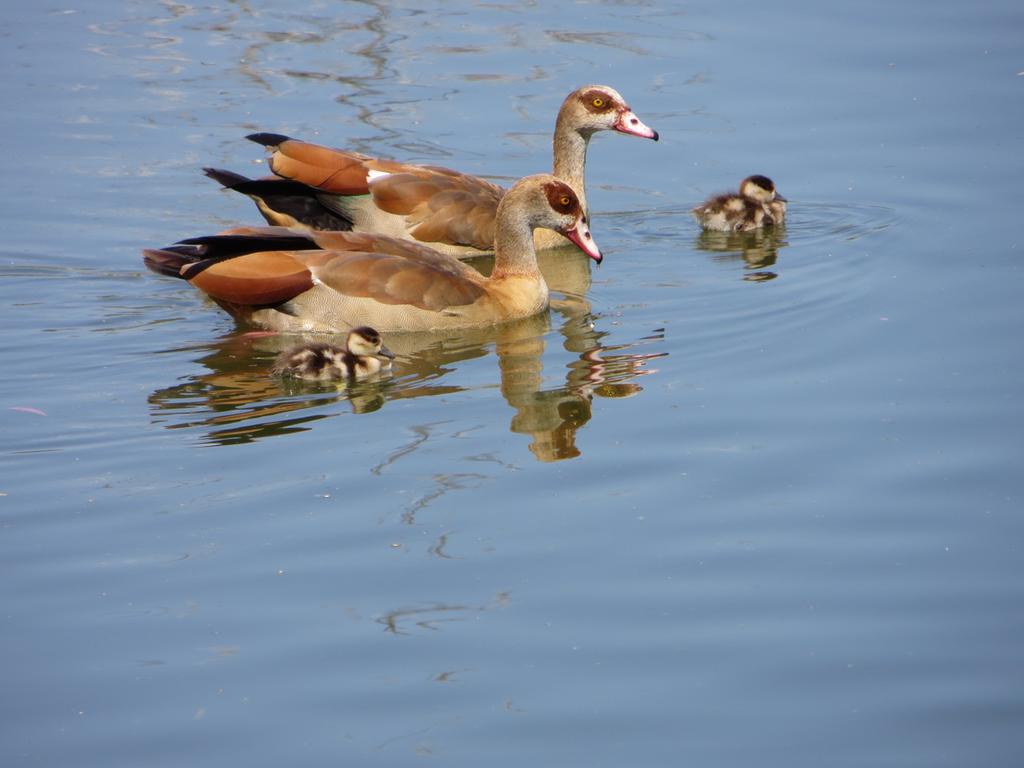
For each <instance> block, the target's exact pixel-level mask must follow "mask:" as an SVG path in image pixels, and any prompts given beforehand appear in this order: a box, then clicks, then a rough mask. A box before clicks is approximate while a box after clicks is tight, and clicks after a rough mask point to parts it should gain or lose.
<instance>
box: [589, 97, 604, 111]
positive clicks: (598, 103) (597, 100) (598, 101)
mask: <svg viewBox="0 0 1024 768" xmlns="http://www.w3.org/2000/svg"><path fill="white" fill-rule="evenodd" d="M590 103H591V104H593V105H594V106H595V107H597V108H599V109H600V108H601V107H603V106H604V99H602V98H601V97H600V96H597V97H595V98H594V100H593V101H591V102H590Z"/></svg>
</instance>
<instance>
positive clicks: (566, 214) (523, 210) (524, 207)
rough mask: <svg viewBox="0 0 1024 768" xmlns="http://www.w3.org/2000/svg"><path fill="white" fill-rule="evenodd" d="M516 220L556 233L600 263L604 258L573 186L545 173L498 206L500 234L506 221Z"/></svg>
mask: <svg viewBox="0 0 1024 768" xmlns="http://www.w3.org/2000/svg"><path fill="white" fill-rule="evenodd" d="M516 221H518V222H519V223H520V224H521V225H522V226H525V227H528V229H529V230H534V229H537V228H539V227H542V228H544V229H551V230H554V231H555V232H557V233H558V234H560V235H562V236H563V237H565V238H566V239H568V240H570V241H572V242H573V243H574V244H575V245H576V247H578V248H579V249H580V250H581V251H583V252H584V253H585V254H587V256H589V257H590V258H592V259H593V260H594V261H596V262H597V263H598V264H600V263H601V260H602V258H603V257H602V256H601V251H600V249H598V247H597V243H595V242H594V238H593V237H592V236H591V234H590V227H589V226H588V224H587V216H586V213H585V212H584V211H583V206H582V205H580V200H579V197H577V195H576V193H575V192H573V189H572V187H570V186H569V185H568V184H566V183H565V182H564V181H561V180H560V179H557V178H555V177H554V176H551V175H549V174H546V173H541V174H537V175H536V176H527V177H526V178H523V179H520V180H519V181H518V182H516V183H515V184H514V185H513V186H512V188H511V189H510V190H509V191H508V192H507V193H506V194H505V196H504V197H502V199H501V202H500V203H499V204H498V230H499V232H500V230H501V229H502V225H503V224H505V223H506V222H508V223H509V224H510V225H511V222H516ZM513 226H514V225H513ZM496 242H497V239H496ZM530 242H531V243H532V239H531V240H530Z"/></svg>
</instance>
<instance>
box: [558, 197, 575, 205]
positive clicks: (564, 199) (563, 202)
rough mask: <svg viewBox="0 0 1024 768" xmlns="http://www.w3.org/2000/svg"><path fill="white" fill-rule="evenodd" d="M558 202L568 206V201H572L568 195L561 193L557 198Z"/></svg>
mask: <svg viewBox="0 0 1024 768" xmlns="http://www.w3.org/2000/svg"><path fill="white" fill-rule="evenodd" d="M558 202H559V204H561V205H565V206H568V205H569V203H571V202H572V201H571V200H570V199H569V196H568V195H562V196H561V197H560V198H558Z"/></svg>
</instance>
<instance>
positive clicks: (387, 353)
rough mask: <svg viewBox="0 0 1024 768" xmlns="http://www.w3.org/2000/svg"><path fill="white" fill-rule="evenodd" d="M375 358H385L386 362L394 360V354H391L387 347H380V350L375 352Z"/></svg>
mask: <svg viewBox="0 0 1024 768" xmlns="http://www.w3.org/2000/svg"><path fill="white" fill-rule="evenodd" d="M377 357H383V358H386V359H388V360H394V359H395V353H394V352H392V351H391V350H390V349H388V348H387V347H381V348H380V350H379V351H378V352H377Z"/></svg>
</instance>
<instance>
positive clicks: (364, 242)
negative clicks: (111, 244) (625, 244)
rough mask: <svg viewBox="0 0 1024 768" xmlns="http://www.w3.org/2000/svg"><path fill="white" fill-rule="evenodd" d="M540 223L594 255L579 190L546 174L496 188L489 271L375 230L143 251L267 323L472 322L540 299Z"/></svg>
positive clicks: (417, 325) (410, 326) (288, 234)
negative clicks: (537, 242) (536, 242)
mask: <svg viewBox="0 0 1024 768" xmlns="http://www.w3.org/2000/svg"><path fill="white" fill-rule="evenodd" d="M537 227H547V228H549V229H552V230H554V231H556V232H558V233H560V234H561V235H564V236H565V237H566V238H568V239H569V240H570V241H572V242H573V243H575V244H576V245H577V246H578V247H579V248H580V249H581V250H582V251H583V252H584V253H586V254H587V255H588V256H590V257H591V258H592V259H594V260H595V261H597V262H599V263H600V261H601V252H600V250H599V249H598V248H597V245H596V243H594V241H593V238H592V237H591V235H590V229H589V228H588V226H587V221H586V217H585V216H584V213H583V207H582V206H581V205H580V201H579V199H578V198H577V196H576V193H575V192H573V191H572V188H571V187H569V185H568V184H566V183H565V182H563V181H559V180H558V179H556V178H555V177H553V176H550V175H546V174H542V175H537V176H527V177H526V178H524V179H521V180H520V181H518V182H517V183H516V184H515V185H514V186H513V187H512V188H511V189H510V190H509V191H508V192H507V193H506V194H505V195H504V196H503V197H502V198H501V202H500V204H499V205H498V212H497V217H496V225H495V236H494V240H495V249H494V250H495V254H494V269H493V271H492V272H491V275H490V277H484V276H483V275H481V274H480V273H479V272H477V271H476V270H475V269H473V268H472V267H470V266H469V265H467V264H464V263H462V262H461V261H459V260H458V259H456V258H454V257H452V256H449V255H446V254H443V253H438V252H437V251H435V250H433V249H431V248H428V247H427V246H425V245H420V244H417V243H411V242H408V241H407V240H400V239H396V238H393V237H388V236H386V235H377V234H373V233H357V232H308V233H296V232H292V231H290V230H286V229H282V228H274V227H255V228H241V229H236V230H231V231H230V232H229V233H225V234H221V235H213V236H210V237H199V238H194V239H190V240H183V241H181V242H180V243H178V244H177V245H173V246H170V247H168V248H164V249H160V250H146V251H144V252H143V253H144V259H145V263H146V266H148V267H149V268H150V269H152V270H153V271H155V272H158V273H160V274H164V275H171V276H173V277H178V278H181V279H183V280H187V281H188V282H189V283H190V284H191V285H193V286H194V287H196V288H198V289H199V290H200V291H202V292H203V293H205V294H207V295H208V296H209V297H210V298H212V299H213V300H214V301H215V302H217V304H219V305H220V306H221V307H222V308H223V309H224V310H226V311H227V312H229V313H230V314H231V315H233V316H234V317H235V318H237V319H239V320H241V321H243V322H247V323H250V324H252V325H255V326H258V327H262V328H267V329H270V330H276V331H339V330H346V329H350V328H354V327H358V326H366V325H368V326H372V327H373V328H375V329H377V330H378V331H381V332H384V333H387V332H391V331H424V330H436V329H446V328H471V327H479V326H487V325H494V324H497V323H502V322H506V321H508V320H515V319H517V318H523V317H528V316H530V315H534V314H536V313H538V312H541V311H543V310H544V309H546V308H547V306H548V287H547V285H546V283H545V282H544V277H543V276H542V275H541V273H540V270H539V269H538V267H537V255H536V251H535V250H534V243H533V230H534V229H535V228H537Z"/></svg>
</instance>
